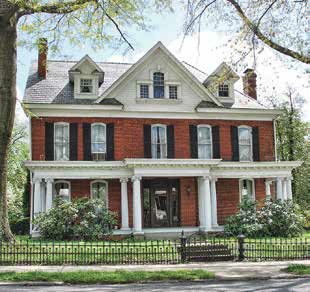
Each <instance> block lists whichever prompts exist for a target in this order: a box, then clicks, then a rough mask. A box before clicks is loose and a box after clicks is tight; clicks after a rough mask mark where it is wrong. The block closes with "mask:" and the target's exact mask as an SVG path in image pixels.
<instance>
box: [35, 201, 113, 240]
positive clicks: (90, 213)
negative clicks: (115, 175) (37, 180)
mask: <svg viewBox="0 0 310 292" xmlns="http://www.w3.org/2000/svg"><path fill="white" fill-rule="evenodd" d="M34 224H35V225H36V227H38V228H39V230H40V234H41V237H42V238H44V239H54V240H64V239H73V238H74V239H84V240H97V239H102V238H104V237H105V236H106V235H107V234H110V233H111V229H112V227H113V226H115V225H116V224H117V221H116V215H115V213H113V212H111V211H109V210H108V209H107V208H106V206H105V204H104V203H103V202H102V201H99V200H91V199H88V198H83V199H78V200H75V201H72V202H67V201H63V200H61V199H60V198H57V199H56V200H55V201H54V207H53V208H52V209H51V210H49V211H48V212H46V213H41V214H40V215H39V216H38V217H37V218H36V219H35V220H34Z"/></svg>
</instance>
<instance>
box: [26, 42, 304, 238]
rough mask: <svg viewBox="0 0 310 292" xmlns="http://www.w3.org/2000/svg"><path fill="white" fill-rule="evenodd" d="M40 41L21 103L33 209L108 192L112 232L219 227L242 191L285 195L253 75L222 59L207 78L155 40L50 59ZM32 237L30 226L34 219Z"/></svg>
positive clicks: (286, 180)
mask: <svg viewBox="0 0 310 292" xmlns="http://www.w3.org/2000/svg"><path fill="white" fill-rule="evenodd" d="M42 42H43V45H42V46H40V51H39V58H38V61H36V62H33V63H32V65H31V69H30V73H29V78H28V82H27V86H26V91H25V96H24V100H23V103H24V107H25V108H26V109H27V112H28V111H30V112H32V115H31V117H29V120H30V129H31V131H30V132H31V160H30V161H27V162H26V166H27V167H28V168H29V169H30V171H31V180H32V194H31V209H32V216H33V217H35V216H36V215H37V214H38V213H39V212H45V211H47V210H49V209H50V208H51V207H52V204H53V198H54V197H55V196H63V197H64V198H65V199H68V200H70V199H74V198H78V197H85V196H86V197H94V198H100V199H102V200H105V202H106V204H107V206H108V208H109V209H111V210H113V211H115V212H116V213H117V214H118V226H116V227H115V230H114V233H115V234H118V235H125V234H130V233H133V234H134V235H137V236H138V235H145V236H149V237H151V236H153V237H154V236H155V237H156V236H157V237H159V236H163V235H167V234H168V235H170V234H171V235H172V234H173V233H174V234H179V233H180V231H181V230H184V231H185V232H194V231H197V230H202V231H218V230H221V229H222V228H223V224H224V222H225V219H226V218H227V217H228V216H230V215H232V214H234V213H235V212H236V210H237V208H238V204H239V202H240V198H241V197H242V196H249V197H251V198H253V199H256V200H258V201H260V202H263V201H264V200H265V199H268V198H270V197H272V196H274V197H277V198H281V199H290V198H292V192H291V172H292V169H293V168H295V167H297V166H299V165H300V162H291V161H290V162H287V161H277V160H276V153H275V132H274V121H275V119H276V118H277V116H278V115H279V114H280V112H279V111H278V110H274V109H267V108H265V107H264V106H262V105H260V104H259V103H258V102H257V93H256V74H255V72H254V71H253V70H251V69H248V70H246V71H245V72H244V76H243V83H244V92H239V91H237V90H236V89H235V88H234V84H235V82H236V81H237V80H238V79H239V76H238V75H237V74H236V73H235V72H234V71H233V70H231V69H230V68H229V67H228V66H227V65H226V64H225V63H222V64H221V65H220V66H219V67H218V68H217V69H216V70H215V72H213V73H212V74H211V75H209V76H207V75H206V74H205V73H203V72H202V71H200V70H199V69H197V68H195V67H193V66H191V65H189V64H187V63H185V62H180V61H178V60H177V59H176V58H175V57H174V56H173V55H172V54H171V53H170V52H169V51H168V50H167V49H166V48H165V47H164V46H163V45H162V43H160V42H158V43H157V44H156V45H155V46H154V47H152V48H151V49H150V50H149V51H148V52H147V53H146V54H145V55H144V56H143V57H142V58H141V59H140V60H139V61H137V62H136V63H135V64H128V63H109V62H104V63H95V62H94V61H93V60H92V59H91V58H90V57H89V56H87V55H86V56H85V57H83V58H82V59H81V60H80V61H78V62H71V61H70V62H69V61H48V60H47V46H46V45H44V40H42ZM31 233H32V235H37V234H38V232H37V231H36V230H35V228H34V227H33V228H31Z"/></svg>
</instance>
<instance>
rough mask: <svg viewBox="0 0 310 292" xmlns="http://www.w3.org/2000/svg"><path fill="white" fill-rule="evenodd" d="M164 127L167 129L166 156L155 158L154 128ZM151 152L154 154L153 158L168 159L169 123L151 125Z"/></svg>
mask: <svg viewBox="0 0 310 292" xmlns="http://www.w3.org/2000/svg"><path fill="white" fill-rule="evenodd" d="M155 127H156V128H157V127H158V128H164V129H165V138H166V141H165V142H166V157H161V158H155V157H153V153H152V152H153V151H152V150H153V136H152V135H153V128H155ZM151 154H152V159H167V156H168V137H167V125H164V124H152V125H151Z"/></svg>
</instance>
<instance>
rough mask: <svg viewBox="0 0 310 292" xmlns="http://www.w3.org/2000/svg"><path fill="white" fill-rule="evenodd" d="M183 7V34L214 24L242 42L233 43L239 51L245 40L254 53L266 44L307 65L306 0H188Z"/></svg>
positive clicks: (309, 61) (242, 48)
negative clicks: (184, 13)
mask: <svg viewBox="0 0 310 292" xmlns="http://www.w3.org/2000/svg"><path fill="white" fill-rule="evenodd" d="M186 8H187V14H186V19H185V36H186V35H188V34H190V33H192V32H197V31H198V32H199V31H200V30H201V26H202V25H203V24H204V23H206V24H207V25H208V27H209V28H210V25H211V24H212V23H213V24H215V25H214V27H215V28H218V29H220V30H221V31H223V30H224V31H227V32H230V34H232V35H235V36H236V37H238V38H239V40H241V41H242V46H240V43H239V44H238V45H237V46H236V48H237V49H238V50H242V53H245V52H244V49H245V48H244V41H245V40H246V41H248V43H249V45H250V46H249V47H250V50H252V51H253V53H254V56H255V51H256V49H258V48H260V49H262V48H263V46H268V47H270V48H272V49H273V50H275V51H277V52H279V53H280V54H281V55H283V56H289V57H291V58H293V59H294V60H298V61H300V62H302V63H306V64H310V55H309V53H310V51H309V39H308V32H307V31H308V20H307V19H308V17H307V15H308V13H309V1H308V0H295V1H293V0H292V1H289V0H242V1H241V0H205V1H203V0H187V1H186ZM238 38H237V39H235V41H237V40H238ZM232 43H233V42H232ZM237 43H238V41H237ZM230 45H231V44H230ZM247 49H248V48H246V50H247ZM257 51H259V50H257Z"/></svg>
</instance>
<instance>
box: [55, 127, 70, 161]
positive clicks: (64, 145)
mask: <svg viewBox="0 0 310 292" xmlns="http://www.w3.org/2000/svg"><path fill="white" fill-rule="evenodd" d="M54 146H55V160H69V125H67V124H55V141H54Z"/></svg>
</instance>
